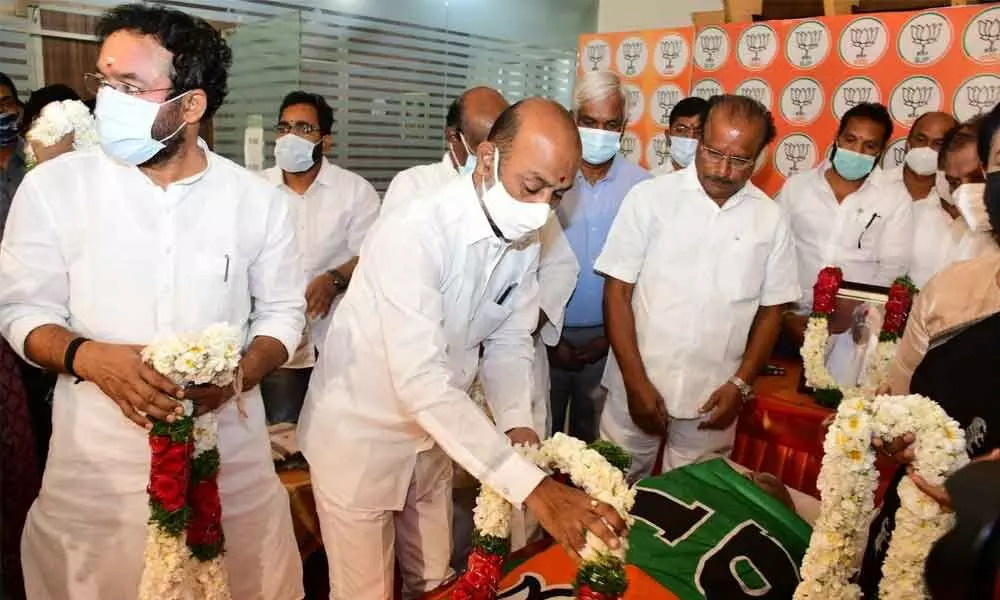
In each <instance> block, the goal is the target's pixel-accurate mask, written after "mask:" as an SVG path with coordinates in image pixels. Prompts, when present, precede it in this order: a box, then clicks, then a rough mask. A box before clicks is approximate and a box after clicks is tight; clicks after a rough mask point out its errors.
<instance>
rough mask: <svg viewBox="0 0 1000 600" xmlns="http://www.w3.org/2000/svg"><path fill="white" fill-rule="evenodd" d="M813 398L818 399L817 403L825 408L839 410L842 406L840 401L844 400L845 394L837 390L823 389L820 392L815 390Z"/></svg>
mask: <svg viewBox="0 0 1000 600" xmlns="http://www.w3.org/2000/svg"><path fill="white" fill-rule="evenodd" d="M813 396H815V397H816V402H817V404H819V405H820V406H822V407H825V408H837V407H838V406H840V401H841V400H843V399H844V392H842V391H840V390H838V389H837V388H823V389H818V390H813Z"/></svg>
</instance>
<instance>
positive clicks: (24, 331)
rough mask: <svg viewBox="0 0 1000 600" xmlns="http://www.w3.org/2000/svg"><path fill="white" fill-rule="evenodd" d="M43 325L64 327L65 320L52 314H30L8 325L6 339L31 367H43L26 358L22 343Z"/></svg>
mask: <svg viewBox="0 0 1000 600" xmlns="http://www.w3.org/2000/svg"><path fill="white" fill-rule="evenodd" d="M43 325H58V326H59V327H66V326H67V325H66V321H64V320H62V319H60V318H59V317H56V316H52V315H43V314H38V315H32V316H27V317H23V318H20V319H18V320H16V321H14V322H13V323H11V325H10V330H9V331H10V335H9V337H8V338H7V341H8V342H10V346H11V348H13V349H14V352H17V354H18V356H20V357H21V358H23V359H24V360H25V361H26V362H27V363H28V364H30V365H31V366H33V367H38V368H40V369H41V368H43V367H42V366H41V365H39V364H37V363H36V362H35V361H33V360H31V359H30V358H28V355H27V353H26V352H25V349H24V343H25V342H26V341H27V340H28V336H29V335H30V334H31V332H32V331H34V330H36V329H38V328H39V327H42V326H43Z"/></svg>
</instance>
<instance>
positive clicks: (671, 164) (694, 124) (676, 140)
mask: <svg viewBox="0 0 1000 600" xmlns="http://www.w3.org/2000/svg"><path fill="white" fill-rule="evenodd" d="M706 106H708V101H707V100H705V99H704V98H701V97H699V96H691V97H689V98H685V99H683V100H681V101H680V102H678V103H677V105H676V106H674V108H673V109H672V110H671V111H670V125H669V127H667V131H666V135H667V139H668V140H669V141H670V155H669V157H668V159H667V160H666V161H665V162H664V163H663V164H662V165H660V166H659V167H657V168H655V169H653V175H666V174H667V173H673V172H674V171H680V170H681V169H683V168H684V167H686V166H688V165H689V164H691V161H693V160H694V153H695V151H696V150H697V149H698V139H699V138H701V119H702V117H703V116H704V115H703V113H704V112H705V107H706Z"/></svg>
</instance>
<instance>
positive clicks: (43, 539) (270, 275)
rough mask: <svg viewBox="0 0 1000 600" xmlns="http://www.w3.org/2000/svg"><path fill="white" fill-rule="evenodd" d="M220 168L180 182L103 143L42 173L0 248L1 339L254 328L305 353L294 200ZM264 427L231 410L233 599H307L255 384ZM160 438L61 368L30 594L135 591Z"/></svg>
mask: <svg viewBox="0 0 1000 600" xmlns="http://www.w3.org/2000/svg"><path fill="white" fill-rule="evenodd" d="M207 156H208V168H207V169H206V170H205V171H203V172H201V173H199V174H198V175H195V176H193V177H190V178H188V179H186V180H184V181H180V182H177V183H175V184H173V185H171V186H169V187H168V188H167V189H166V190H164V189H162V188H160V187H158V186H156V185H155V184H153V182H152V181H150V180H149V179H148V178H147V177H146V176H145V175H143V174H142V172H141V171H139V170H138V169H136V168H134V167H128V166H125V165H123V164H120V163H117V162H115V161H114V160H112V159H111V158H109V157H108V156H106V155H105V154H104V153H103V151H101V150H100V149H97V150H91V151H84V152H73V153H70V154H66V155H63V156H61V157H59V158H57V159H54V160H52V161H49V162H46V163H44V164H42V165H39V166H38V167H37V168H36V169H35V170H33V171H32V172H31V173H29V175H28V176H27V177H26V178H25V180H24V183H22V184H21V187H20V189H19V190H18V193H17V196H16V198H15V202H14V207H13V210H12V211H11V214H10V220H9V221H8V224H7V233H6V235H5V236H4V240H3V246H2V250H0V331H2V333H3V335H4V337H6V338H7V340H8V341H9V342H10V344H11V346H12V347H13V348H15V349H16V350H17V351H18V352H21V353H23V348H24V341H25V338H26V337H27V336H28V334H29V333H30V332H31V331H32V330H34V329H35V328H37V327H39V326H41V325H45V324H56V325H61V326H64V327H67V328H69V329H70V330H72V331H74V332H77V333H79V334H80V335H82V336H86V337H89V338H92V339H96V340H100V341H105V342H115V343H131V344H145V343H148V342H150V341H152V340H153V339H154V337H155V336H157V335H158V334H169V333H174V332H183V331H199V330H201V329H203V328H205V327H206V326H208V325H210V324H212V323H216V322H221V321H225V322H229V323H231V324H235V325H239V326H242V327H243V329H244V331H245V332H246V335H247V339H251V338H253V337H254V336H270V337H274V338H277V339H278V340H280V341H281V342H282V343H283V344H284V345H285V347H286V348H287V350H288V352H289V353H290V354H291V352H293V351H294V350H295V347H296V345H297V344H298V341H299V334H300V332H301V331H302V328H303V325H304V318H303V311H304V299H303V291H304V285H303V281H302V271H301V267H300V266H299V259H298V254H297V251H296V249H295V241H294V239H293V231H292V226H291V223H290V222H289V219H288V213H287V209H286V207H285V201H284V199H283V198H282V197H281V194H280V193H278V192H277V191H276V190H274V189H273V188H271V187H270V186H268V185H267V184H266V183H265V182H263V181H261V180H260V179H259V178H258V177H257V176H255V175H253V174H251V173H250V172H249V171H246V170H245V169H243V168H242V167H239V166H237V165H236V164H234V163H232V162H230V161H228V160H226V159H224V158H222V157H219V156H217V155H214V154H212V153H210V152H209V153H207ZM244 404H245V407H246V410H247V412H248V415H249V418H247V419H245V420H244V419H241V418H240V417H239V416H238V415H237V410H236V407H235V406H234V405H233V404H232V403H230V404H228V405H227V406H226V407H225V408H223V409H222V410H221V412H220V417H219V451H220V454H221V457H222V467H221V469H220V475H219V477H220V480H219V483H220V491H221V494H222V510H223V529H224V531H225V535H226V541H227V553H226V556H225V562H226V568H227V569H228V572H229V575H230V585H231V588H232V592H233V597H234V598H247V599H261V600H279V599H280V600H285V599H288V600H292V599H296V598H301V597H302V595H303V592H302V571H301V562H300V559H299V556H298V551H297V548H296V543H295V537H294V533H293V531H292V522H291V516H290V513H289V508H288V497H287V494H286V493H285V490H284V489H283V488H282V486H281V484H280V482H279V481H278V478H277V476H276V475H275V472H274V467H273V464H272V462H271V453H270V445H269V442H268V437H267V430H266V428H265V424H264V411H263V405H262V403H261V400H260V393H259V391H258V390H256V389H255V390H253V391H251V392H249V393H247V394H246V395H245V403H244ZM148 480H149V446H148V442H147V438H146V432H145V431H144V430H142V429H141V428H139V427H137V426H136V425H135V424H133V423H132V422H131V421H129V420H128V419H126V418H125V417H124V416H123V415H122V414H121V412H120V410H119V409H118V407H117V406H116V405H115V404H114V403H113V402H112V401H111V400H110V399H109V398H107V397H106V396H105V395H104V394H103V393H102V392H101V391H100V390H99V389H98V388H97V386H95V385H94V384H92V383H89V382H84V383H80V384H74V383H73V380H72V378H70V377H69V376H66V375H64V376H61V377H60V378H59V382H58V384H57V385H56V390H55V399H54V405H53V432H52V441H51V447H50V452H49V457H48V464H47V467H46V470H45V475H44V481H43V485H42V491H41V494H40V495H39V497H38V499H37V500H36V501H35V503H34V505H33V506H32V508H31V512H30V513H29V515H28V522H27V525H26V527H25V531H24V536H23V546H22V549H23V562H24V571H25V578H26V584H27V592H28V597H29V598H32V600H64V599H65V600H109V599H119V598H122V599H126V598H134V597H135V596H136V593H137V590H138V585H139V578H140V575H141V572H142V566H143V558H142V557H143V548H144V545H145V538H146V521H147V519H148V517H149V508H148V499H147V495H146V485H147V483H148Z"/></svg>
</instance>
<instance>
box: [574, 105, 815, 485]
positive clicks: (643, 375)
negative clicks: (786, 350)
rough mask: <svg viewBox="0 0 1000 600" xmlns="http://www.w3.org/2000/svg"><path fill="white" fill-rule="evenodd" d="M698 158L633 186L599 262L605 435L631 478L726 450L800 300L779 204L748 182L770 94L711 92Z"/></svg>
mask: <svg viewBox="0 0 1000 600" xmlns="http://www.w3.org/2000/svg"><path fill="white" fill-rule="evenodd" d="M706 115H707V116H706V118H705V126H704V131H703V132H702V136H701V141H700V143H699V146H698V152H697V154H696V156H695V160H694V164H693V165H691V166H689V167H687V168H685V169H682V170H681V171H677V172H675V173H671V174H668V175H664V176H662V177H656V178H654V179H652V180H651V181H646V182H644V183H640V184H639V185H637V186H636V187H635V188H634V189H633V190H632V191H631V192H630V193H629V194H628V196H626V198H625V202H624V203H623V204H622V207H621V210H619V212H618V217H617V218H616V219H615V223H614V225H613V226H612V228H611V234H610V235H609V236H608V241H607V244H606V245H605V247H604V252H602V253H601V256H600V257H599V258H598V259H597V264H596V265H595V266H594V268H595V269H596V270H598V271H600V272H602V273H604V274H605V275H606V276H607V281H606V283H605V286H604V303H605V313H606V315H607V322H606V326H607V328H608V337H609V338H610V339H611V347H612V350H613V356H612V358H611V359H609V361H608V366H607V371H606V373H605V378H604V383H605V386H606V387H607V388H608V399H607V402H606V403H605V406H604V413H603V415H602V418H601V435H602V436H603V437H605V438H607V439H609V440H611V441H612V442H615V443H616V444H619V445H621V446H623V447H624V448H626V449H627V450H628V451H629V452H631V453H632V470H631V473H630V475H631V477H632V478H633V479H638V478H642V477H645V476H647V475H649V474H650V473H651V472H652V471H653V470H654V469H657V467H658V465H655V464H654V462H655V460H654V459H655V457H656V455H657V450H658V448H659V446H660V444H661V441H663V440H664V438H665V443H666V446H665V451H664V454H663V465H662V468H663V469H673V468H678V467H681V466H684V465H686V464H690V463H692V462H697V461H699V460H703V459H705V458H708V457H711V456H714V455H718V454H728V452H729V451H730V450H731V448H732V443H733V439H734V434H735V427H736V418H737V416H738V415H739V411H740V409H741V408H742V406H743V404H744V402H745V401H746V400H747V399H748V398H749V397H750V396H751V395H752V389H751V388H750V386H751V385H752V383H753V381H754V379H756V376H757V373H759V372H760V370H761V368H762V367H763V366H764V363H765V361H766V360H767V358H768V356H769V355H770V353H771V349H772V348H773V346H774V343H775V341H776V340H777V338H778V334H779V332H780V330H781V311H782V306H783V305H784V304H785V303H787V302H792V301H794V300H796V299H797V298H798V297H799V285H798V281H797V279H796V276H795V273H796V271H795V254H794V252H795V248H794V246H793V243H792V237H791V232H790V231H789V227H788V222H787V219H786V218H785V216H784V215H783V213H782V211H781V210H780V208H779V207H778V206H777V205H776V204H775V203H774V202H773V201H772V200H771V199H770V198H768V197H767V196H766V195H765V194H764V193H763V192H762V191H760V190H759V189H758V188H757V187H756V186H754V185H753V184H752V183H750V182H749V180H750V176H751V174H752V173H753V167H754V163H755V161H756V159H757V157H758V156H759V155H760V153H761V151H763V149H764V148H765V147H766V146H767V144H768V143H770V142H771V140H772V139H773V138H774V134H775V129H774V121H773V120H772V118H771V114H770V113H769V112H768V111H767V109H766V108H764V106H763V105H761V104H760V103H758V102H756V101H755V100H753V99H750V98H746V97H742V96H717V97H715V98H713V99H712V100H711V101H709V107H708V110H707V111H706Z"/></svg>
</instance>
